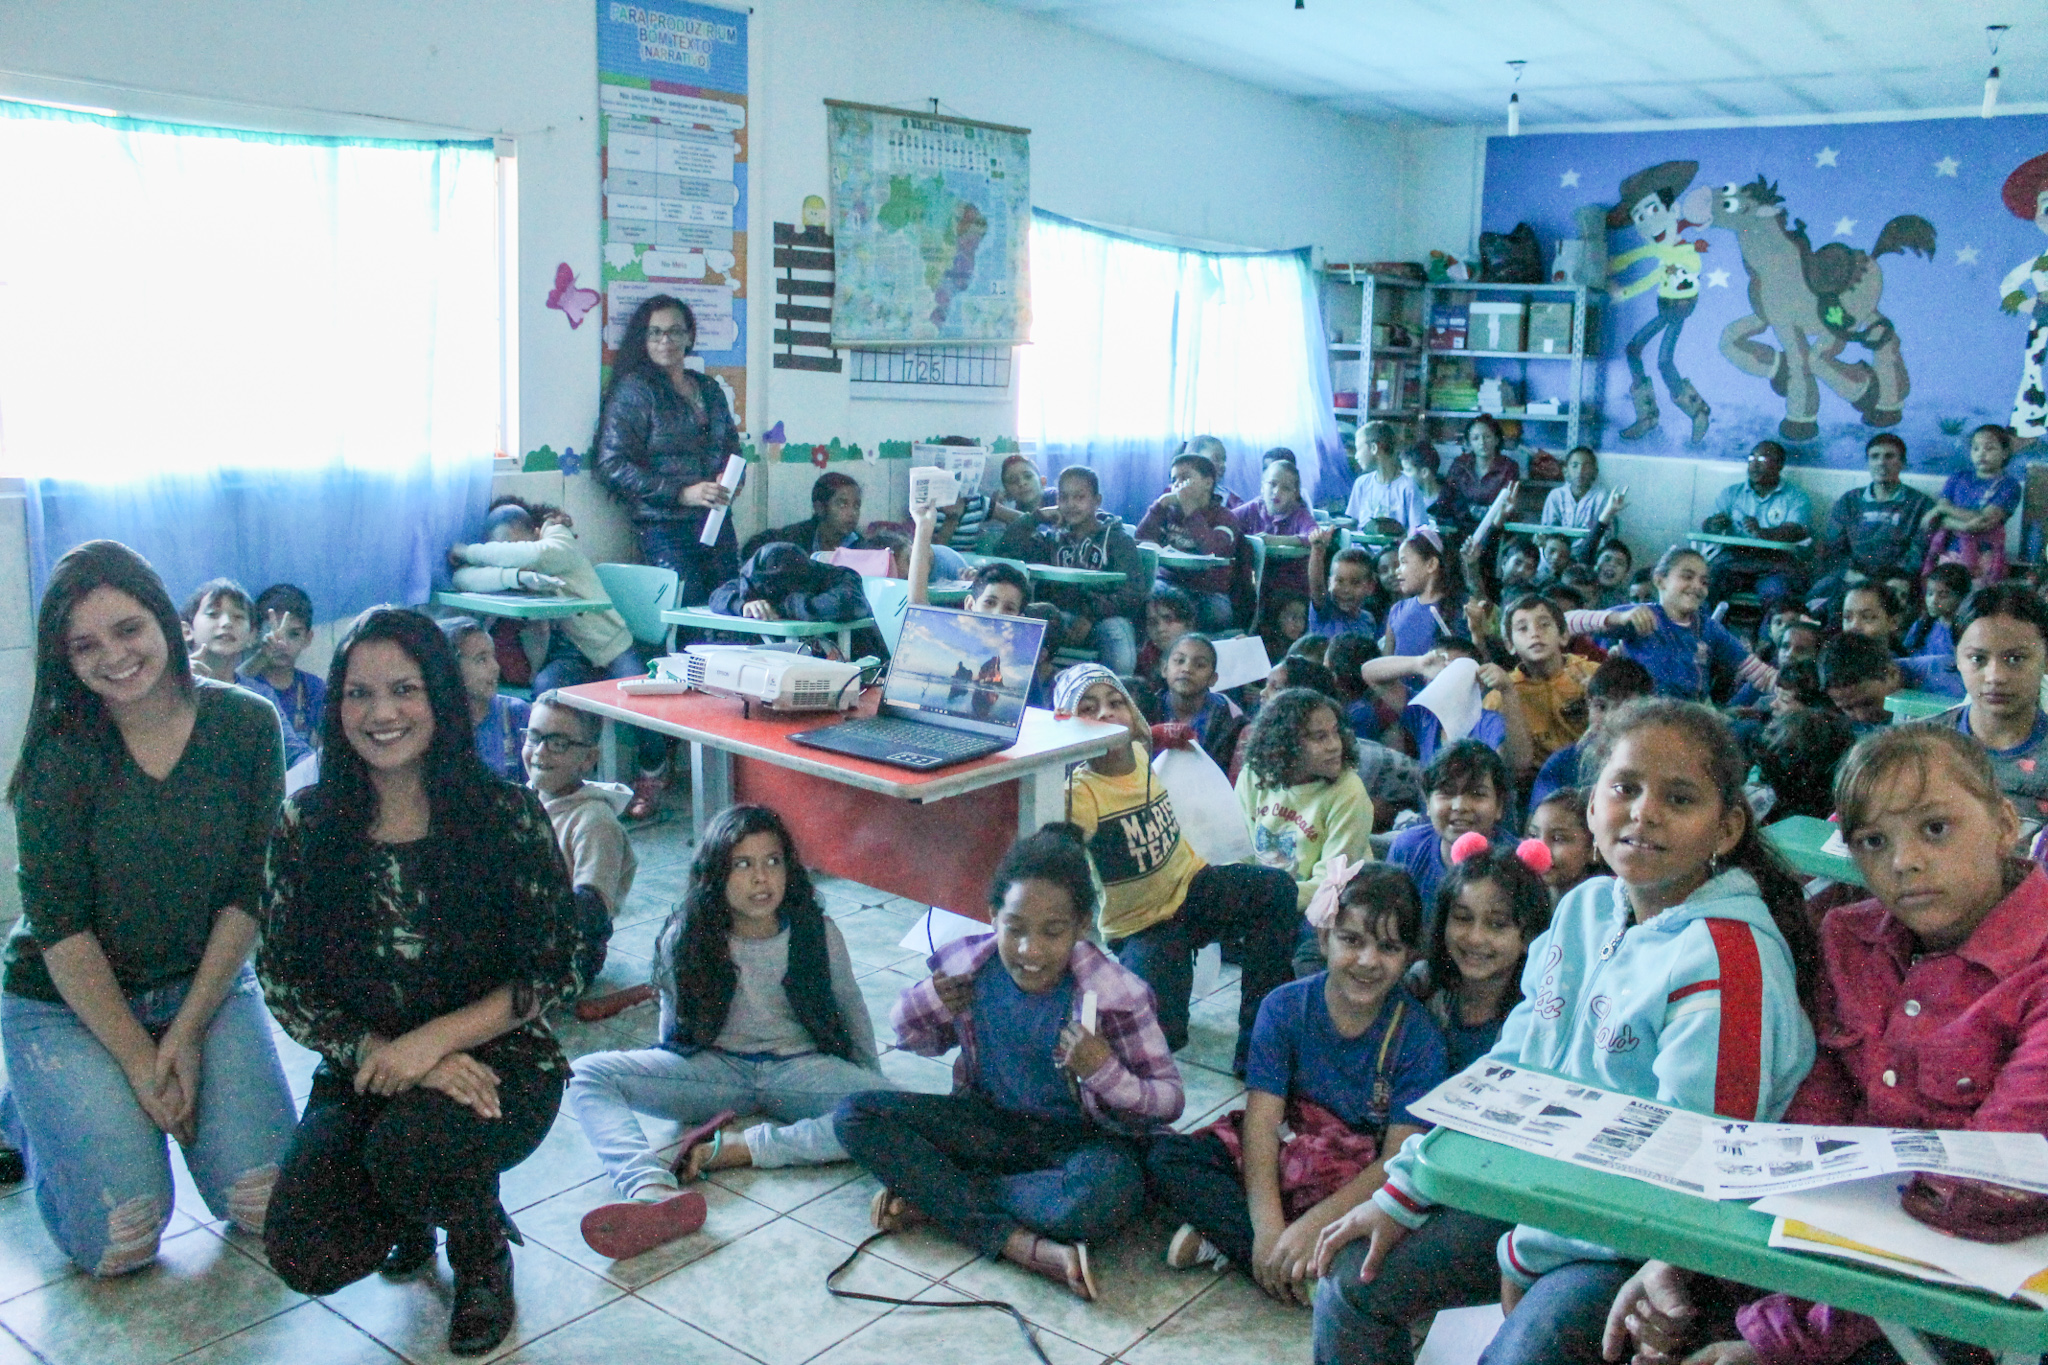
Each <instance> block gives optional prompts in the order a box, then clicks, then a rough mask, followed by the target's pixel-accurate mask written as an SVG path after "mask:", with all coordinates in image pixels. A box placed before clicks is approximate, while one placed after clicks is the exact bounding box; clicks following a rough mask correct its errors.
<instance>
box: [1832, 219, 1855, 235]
mask: <svg viewBox="0 0 2048 1365" xmlns="http://www.w3.org/2000/svg"><path fill="white" fill-rule="evenodd" d="M1855 230H1856V220H1855V219H1854V218H1837V219H1836V220H1835V236H1837V237H1847V236H1848V235H1849V234H1850V233H1852V232H1854V231H1855Z"/></svg>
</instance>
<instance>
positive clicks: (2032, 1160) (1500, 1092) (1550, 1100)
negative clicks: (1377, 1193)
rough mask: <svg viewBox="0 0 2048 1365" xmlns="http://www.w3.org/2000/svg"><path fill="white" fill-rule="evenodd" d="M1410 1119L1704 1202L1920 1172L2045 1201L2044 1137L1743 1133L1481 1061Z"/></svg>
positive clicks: (1806, 1130)
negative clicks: (2042, 1196) (2026, 1192)
mask: <svg viewBox="0 0 2048 1365" xmlns="http://www.w3.org/2000/svg"><path fill="white" fill-rule="evenodd" d="M1410 1109H1411V1111H1412V1112H1413V1113H1415V1114H1416V1115H1418V1116H1420V1117H1422V1118H1425V1119H1428V1120H1430V1121H1432V1122H1434V1123H1440V1124H1442V1125H1443V1126H1444V1127H1446V1128H1451V1129H1455V1130H1456V1131H1458V1132H1461V1133H1469V1134H1471V1135H1472V1136H1474V1137H1483V1138H1489V1139H1491V1140H1493V1141H1495V1142H1500V1143H1505V1144H1506V1145H1508V1146H1510V1147H1515V1148H1518V1149H1520V1150H1522V1151H1525V1152H1534V1153H1535V1154H1537V1155H1538V1156H1547V1157H1553V1158H1555V1159H1557V1160H1559V1161H1567V1162H1570V1163H1571V1164H1573V1165H1575V1166H1584V1167H1587V1168H1588V1169H1591V1170H1601V1171H1611V1172H1613V1173H1614V1174H1616V1175H1625V1176H1629V1177H1631V1178H1632V1179H1636V1180H1641V1181H1645V1182H1647V1183H1649V1184H1652V1185H1657V1186H1659V1187H1661V1188H1664V1189H1671V1190H1683V1191H1684V1192H1686V1193H1687V1194H1697V1195H1701V1196H1704V1197H1705V1198H1708V1199H1756V1198H1759V1197H1761V1196H1764V1195H1771V1194H1790V1193H1795V1192H1797V1191H1801V1190H1813V1189H1820V1188H1822V1187H1824V1186H1828V1185H1836V1184H1840V1183H1841V1182H1843V1181H1846V1180H1861V1179H1865V1178H1867V1177H1870V1176H1878V1175H1891V1174H1895V1173H1897V1172H1900V1171H1927V1172H1931V1173H1936V1174H1941V1175H1953V1176H1964V1177H1968V1178H1970V1179H1973V1180H1987V1181H1992V1182H1994V1183H1996V1184H2000V1185H2010V1186H2014V1187H2016V1188H2019V1189H2023V1190H2033V1191H2036V1192H2039V1193H2044V1194H2048V1138H2044V1137H2042V1135H2041V1134H2039V1133H1963V1132H1925V1131H1915V1130H1909V1129H1891V1128H1850V1127H1841V1128H1821V1127H1808V1126H1802V1125H1799V1124H1790V1123H1745V1122H1741V1121H1739V1120H1734V1119H1722V1118H1715V1117H1713V1116H1712V1115H1708V1114H1696V1113H1693V1112H1692V1111H1691V1110H1687V1109H1675V1108H1673V1107H1671V1106H1670V1105H1666V1104H1659V1103H1657V1102H1656V1101H1654V1100H1643V1099H1637V1098H1635V1097H1634V1096H1632V1095H1622V1094H1617V1093H1615V1092H1613V1091H1611V1090H1602V1089H1600V1088H1598V1087H1597V1086H1590V1085H1585V1084H1582V1083H1580V1082H1577V1081H1570V1080H1565V1079H1563V1078H1561V1077H1557V1076H1552V1075H1549V1074H1548V1073H1545V1072H1541V1071H1532V1070H1529V1069H1528V1068H1526V1067H1520V1066H1515V1065H1513V1064H1511V1063H1507V1062H1491V1061H1485V1060H1481V1061H1479V1062H1476V1063H1474V1064H1473V1065H1472V1066H1470V1067H1468V1068H1467V1069H1466V1070H1464V1071H1462V1072H1460V1073H1459V1074H1458V1075H1456V1076H1453V1077H1451V1078H1450V1079H1449V1080H1447V1081H1445V1082H1444V1083H1443V1084H1442V1085H1440V1086H1438V1087H1437V1088H1436V1089H1434V1090H1432V1091H1430V1092H1429V1094H1427V1095H1425V1096H1423V1098H1422V1099H1421V1101H1420V1102H1419V1103H1417V1104H1414V1105H1411V1106H1410Z"/></svg>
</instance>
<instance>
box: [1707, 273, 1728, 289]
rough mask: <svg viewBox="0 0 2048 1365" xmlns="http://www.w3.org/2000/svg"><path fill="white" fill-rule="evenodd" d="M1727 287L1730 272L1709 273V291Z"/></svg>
mask: <svg viewBox="0 0 2048 1365" xmlns="http://www.w3.org/2000/svg"><path fill="white" fill-rule="evenodd" d="M1727 287H1728V272H1727V271H1725V270H1709V271H1708V272H1707V288H1709V289H1726V288H1727Z"/></svg>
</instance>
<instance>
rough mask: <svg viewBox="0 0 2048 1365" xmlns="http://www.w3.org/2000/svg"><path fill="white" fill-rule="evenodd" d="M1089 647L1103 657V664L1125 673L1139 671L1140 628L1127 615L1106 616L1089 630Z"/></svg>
mask: <svg viewBox="0 0 2048 1365" xmlns="http://www.w3.org/2000/svg"><path fill="white" fill-rule="evenodd" d="M1088 648H1090V649H1092V650H1094V651H1095V652H1096V653H1097V654H1098V655H1100V656H1101V657H1102V666H1103V667H1104V668H1106V669H1108V670H1109V671H1110V672H1112V673H1115V674H1119V675H1124V674H1130V673H1135V672H1137V671H1138V628H1137V627H1136V626H1134V625H1132V624H1131V621H1130V618H1129V617H1127V616H1105V617H1103V618H1102V619H1101V620H1100V621H1097V622H1096V623H1095V624H1094V626H1092V627H1091V628H1090V629H1089V631H1088Z"/></svg>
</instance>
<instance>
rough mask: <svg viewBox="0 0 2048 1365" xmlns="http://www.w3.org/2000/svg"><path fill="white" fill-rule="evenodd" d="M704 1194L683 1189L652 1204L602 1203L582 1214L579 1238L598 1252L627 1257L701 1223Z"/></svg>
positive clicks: (704, 1210) (683, 1234)
mask: <svg viewBox="0 0 2048 1365" xmlns="http://www.w3.org/2000/svg"><path fill="white" fill-rule="evenodd" d="M707 1212H708V1209H707V1208H706V1206H705V1203H704V1196H703V1195H701V1194H699V1193H697V1191H695V1190H684V1191H683V1192H682V1193H680V1194H675V1195H671V1196H669V1197H668V1198H667V1199H664V1200H662V1201H661V1202H659V1203H655V1204H641V1203H634V1202H632V1201H628V1202H626V1203H623V1204H603V1205H600V1206H599V1207H597V1208H594V1209H592V1210H591V1211H590V1212H589V1213H586V1214H584V1215H583V1242H584V1245H586V1246H588V1247H589V1248H590V1249H591V1250H592V1251H594V1252H596V1253H597V1254H598V1255H600V1256H604V1257H608V1258H610V1259H611V1260H614V1261H625V1260H630V1259H632V1258H633V1257H635V1256H638V1255H639V1254H640V1253H641V1252H643V1251H652V1250H654V1248H656V1247H658V1246H660V1245H661V1244H662V1243H664V1242H673V1241H674V1240H676V1238H678V1237H687V1236H689V1235H690V1234H691V1233H693V1232H695V1231H696V1230H697V1229H698V1228H701V1227H703V1226H704V1218H705V1215H706V1213H707Z"/></svg>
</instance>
